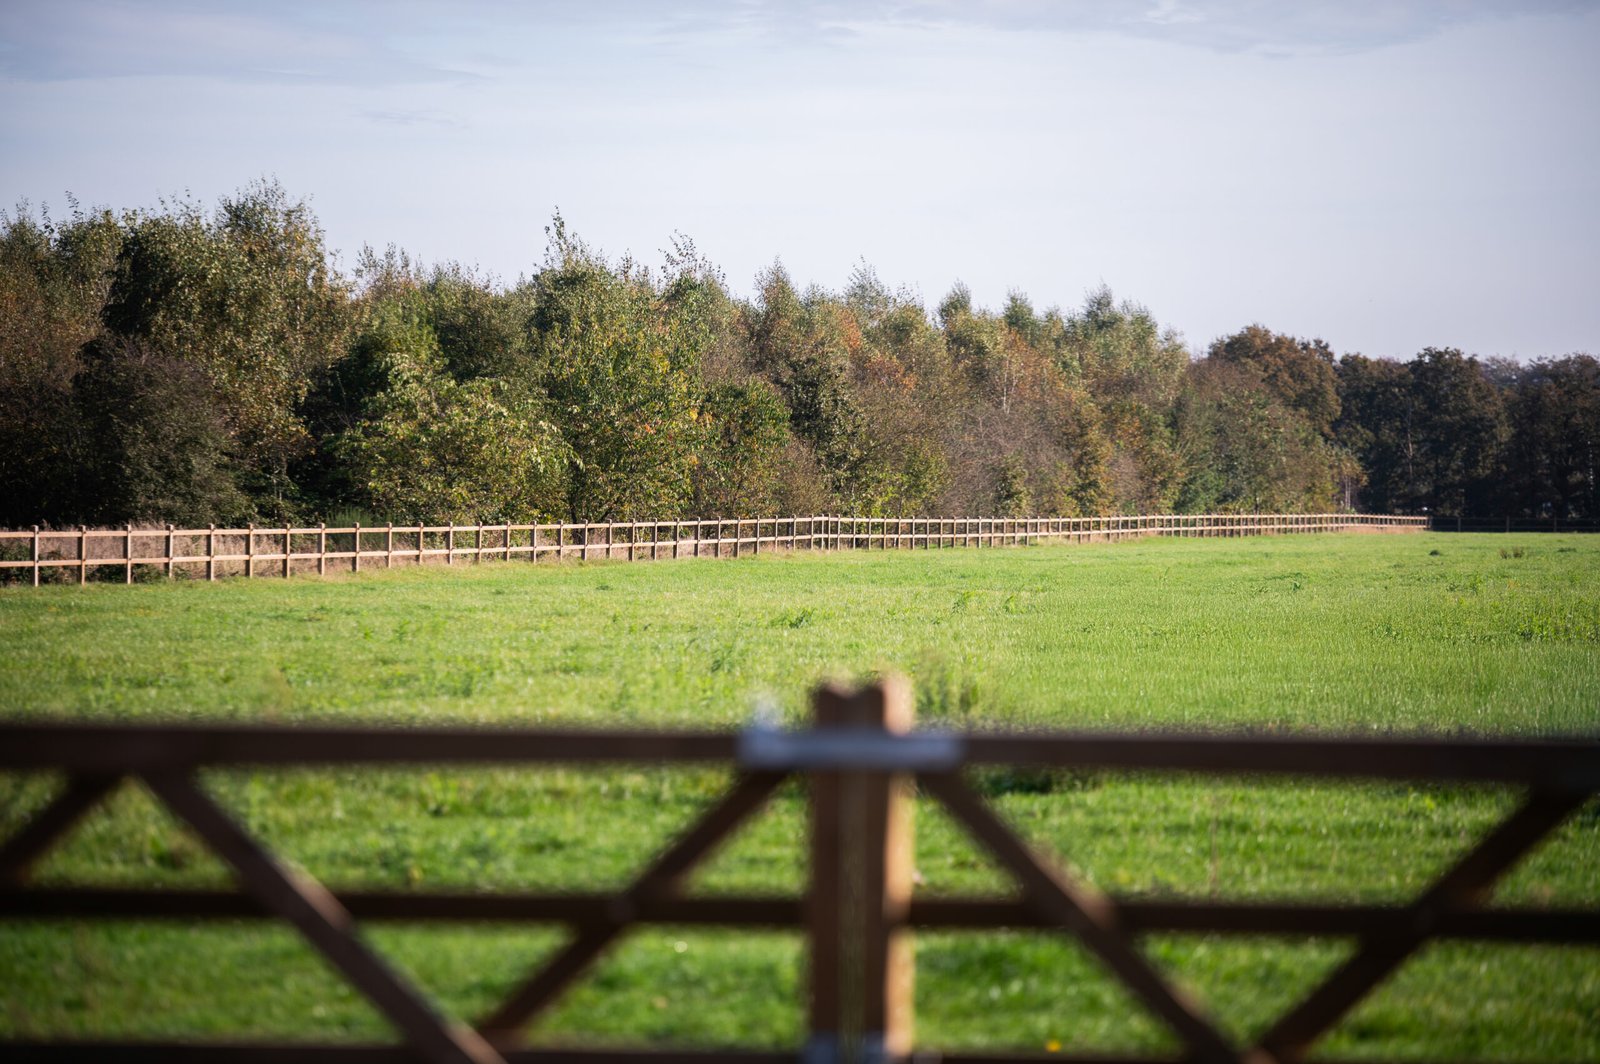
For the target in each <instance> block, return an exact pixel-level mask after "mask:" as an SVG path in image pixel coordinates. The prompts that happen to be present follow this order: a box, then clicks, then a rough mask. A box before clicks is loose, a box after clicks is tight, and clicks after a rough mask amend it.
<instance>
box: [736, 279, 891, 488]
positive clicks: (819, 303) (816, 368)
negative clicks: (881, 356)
mask: <svg viewBox="0 0 1600 1064" xmlns="http://www.w3.org/2000/svg"><path fill="white" fill-rule="evenodd" d="M757 286H758V288H759V295H758V299H757V302H756V304H755V306H753V307H752V308H751V309H750V313H749V314H748V316H747V319H746V329H747V335H748V343H749V345H750V363H751V365H752V366H753V367H754V369H755V370H756V371H757V372H759V373H760V374H762V375H763V376H764V377H765V378H766V379H767V380H769V381H771V382H772V383H773V384H774V385H775V386H776V387H777V389H778V393H779V394H780V395H782V396H783V400H784V403H785V405H787V406H788V408H789V424H790V427H791V428H792V429H793V431H794V434H795V436H796V437H797V438H798V439H800V440H801V441H802V442H804V443H805V444H806V446H807V447H809V448H810V450H811V452H812V454H814V455H815V459H816V464H817V465H818V466H819V467H820V469H821V471H822V474H823V476H824V477H825V479H826V481H827V489H828V490H829V491H830V492H831V493H833V494H836V495H839V496H841V497H842V496H843V495H844V494H845V493H846V492H847V490H848V487H849V484H850V478H851V475H852V474H853V473H854V471H855V468H856V466H857V464H858V463H859V462H860V461H861V456H862V451H861V437H862V420H863V419H862V414H861V410H860V407H859V405H858V404H857V402H856V397H855V394H854V392H853V389H852V388H851V367H850V352H849V350H848V346H849V344H850V343H851V342H852V341H854V342H856V343H859V342H860V330H859V328H858V327H857V326H856V324H855V321H854V318H853V316H852V315H850V314H849V313H848V311H846V310H844V309H843V308H841V307H838V306H837V305H835V304H833V303H831V302H830V301H828V300H825V299H823V298H821V296H820V293H813V294H812V297H811V298H810V299H803V298H802V297H801V295H800V293H798V292H796V291H795V288H794V284H793V283H792V282H791V281H790V279H789V275H788V273H787V272H785V271H784V269H783V267H782V266H780V265H774V266H773V267H772V268H771V269H769V270H767V271H766V272H764V273H763V274H762V275H761V276H760V277H758V278H757Z"/></svg>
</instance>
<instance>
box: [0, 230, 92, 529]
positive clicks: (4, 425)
mask: <svg viewBox="0 0 1600 1064" xmlns="http://www.w3.org/2000/svg"><path fill="white" fill-rule="evenodd" d="M121 240H122V229H121V226H120V225H119V224H118V222H117V220H116V219H115V218H114V217H112V216H111V215H110V214H109V213H100V214H94V215H86V214H83V213H82V212H75V213H74V215H73V217H72V219H71V220H70V221H68V222H66V223H64V224H61V225H57V224H56V223H54V222H53V221H51V219H50V218H49V217H48V216H44V217H35V216H33V215H32V214H31V213H30V212H29V211H28V210H27V208H26V206H24V207H22V208H21V209H19V211H18V212H17V214H16V215H15V216H0V485H3V490H0V524H5V525H25V524H31V523H32V522H34V521H39V520H46V521H51V520H54V521H72V520H79V519H83V518H86V517H87V514H86V512H85V510H84V491H83V487H84V485H83V481H82V478H81V476H80V475H79V473H80V470H81V467H82V465H83V463H84V461H85V460H86V457H87V456H86V455H85V453H84V444H85V443H86V440H85V438H84V436H83V431H82V427H81V425H80V424H79V420H78V410H77V404H76V402H75V401H74V398H73V386H74V382H75V381H76V379H77V377H78V375H79V373H80V372H81V371H82V369H83V360H82V354H81V353H82V351H83V348H84V347H85V345H87V344H88V343H90V342H91V341H92V340H94V339H95V338H96V337H98V336H99V335H100V333H101V328H102V327H101V323H100V308H101V307H102V306H103V305H104V303H105V297H106V292H107V290H108V289H109V288H110V285H111V277H112V269H113V264H114V263H115V261H116V255H117V249H118V247H119V245H120V243H121Z"/></svg>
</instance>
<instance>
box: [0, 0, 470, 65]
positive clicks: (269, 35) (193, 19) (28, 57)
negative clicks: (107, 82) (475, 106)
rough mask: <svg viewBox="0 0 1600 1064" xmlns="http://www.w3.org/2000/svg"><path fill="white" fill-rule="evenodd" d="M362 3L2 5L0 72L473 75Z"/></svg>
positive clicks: (65, 1)
mask: <svg viewBox="0 0 1600 1064" xmlns="http://www.w3.org/2000/svg"><path fill="white" fill-rule="evenodd" d="M384 24H385V20H384V19H383V17H382V12H381V10H374V9H371V8H366V7H364V6H354V7H337V6H333V5H329V6H326V7H324V6H321V5H295V4H284V5H281V6H276V7H268V6H261V7H256V6H253V5H241V4H221V3H203V2H194V0H179V2H172V3H166V4H162V5H159V6H153V5H136V4H132V3H128V2H125V0H59V2H54V3H34V4H28V5H24V6H22V7H20V8H18V9H16V10H13V11H10V12H8V17H7V29H6V35H7V38H8V42H7V46H6V48H5V50H4V52H0V71H3V72H4V74H5V75H6V76H8V77H11V78H13V79H17V80H23V81H63V80H75V79H84V78H116V77H193V78H219V79H223V80H228V81H258V82H310V83H322V84H340V85H369V86H370V85H402V84H418V83H426V82H447V81H464V80H473V79H474V78H475V75H472V74H468V73H464V72H462V71H459V70H451V69H448V68H446V67H443V66H440V65H438V64H436V63H433V62H429V61H426V60H423V59H419V58H417V57H416V56H414V55H410V54H407V53H405V52H402V51H401V50H399V49H397V48H395V47H393V46H391V45H390V44H388V43H386V41H385V39H384V37H383V35H382V34H379V33H375V32H373V30H374V27H378V26H382V25H384Z"/></svg>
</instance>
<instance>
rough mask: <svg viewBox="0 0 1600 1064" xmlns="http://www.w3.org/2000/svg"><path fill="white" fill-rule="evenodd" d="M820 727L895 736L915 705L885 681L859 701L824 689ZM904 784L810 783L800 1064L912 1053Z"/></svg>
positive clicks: (861, 776)
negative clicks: (805, 1038)
mask: <svg viewBox="0 0 1600 1064" xmlns="http://www.w3.org/2000/svg"><path fill="white" fill-rule="evenodd" d="M812 707H813V714H814V718H813V719H814V723H815V725H816V726H817V727H819V728H848V729H855V730H860V731H862V732H863V733H869V734H870V733H874V732H878V733H881V732H889V733H891V734H904V733H906V732H909V731H910V730H911V725H912V718H913V715H914V712H915V703H914V702H913V700H912V697H911V686H910V684H909V682H907V681H906V680H905V679H904V678H902V677H897V676H891V677H887V678H885V679H884V680H883V681H882V682H881V683H879V684H876V685H874V686H871V687H866V688H863V689H862V690H859V691H848V690H845V689H842V688H839V687H834V686H828V687H823V688H821V689H819V690H818V691H817V692H816V695H815V696H814V699H813V702H812ZM911 793H912V792H911V780H910V778H909V777H908V776H906V775H904V774H893V773H889V772H883V771H875V772H874V771H831V772H815V773H813V774H812V775H811V886H810V891H809V893H808V895H807V898H806V921H807V924H808V928H809V932H810V958H811V960H810V972H809V980H810V997H809V1008H808V1020H809V1025H810V1038H809V1042H808V1044H807V1046H806V1051H805V1054H804V1058H803V1059H805V1060H808V1061H809V1060H817V1061H829V1062H833V1061H861V1062H875V1061H882V1060H893V1059H897V1058H899V1057H902V1056H904V1055H905V1054H907V1053H909V1052H910V1050H911V1034H912V979H913V971H914V968H913V965H914V958H913V956H912V950H911V938H910V935H909V933H908V932H907V931H906V930H905V929H904V926H903V925H904V922H905V919H906V916H907V913H908V911H909V908H910V902H911V879H912V822H911Z"/></svg>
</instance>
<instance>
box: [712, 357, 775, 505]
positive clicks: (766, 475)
mask: <svg viewBox="0 0 1600 1064" xmlns="http://www.w3.org/2000/svg"><path fill="white" fill-rule="evenodd" d="M701 416H702V418H703V419H704V422H705V429H706V439H705V442H704V444H703V446H702V449H701V451H700V454H699V455H697V456H696V459H695V464H694V505H693V510H694V512H695V513H697V514H702V515H706V516H710V517H759V516H762V515H764V514H772V513H776V512H778V511H779V510H780V509H782V506H781V504H780V502H779V498H780V493H781V492H780V486H781V484H782V468H781V467H782V465H783V463H784V460H785V455H786V453H787V452H788V450H789V447H790V444H791V442H792V438H791V436H790V435H789V411H788V408H786V407H785V406H784V405H783V400H782V399H781V398H779V396H778V393H777V391H776V390H775V389H774V388H773V387H772V386H771V385H770V384H768V383H767V382H765V381H762V380H749V381H745V382H742V383H738V384H717V385H713V386H712V387H711V388H710V389H708V390H707V392H706V395H705V399H704V402H703V403H702V406H701Z"/></svg>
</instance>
